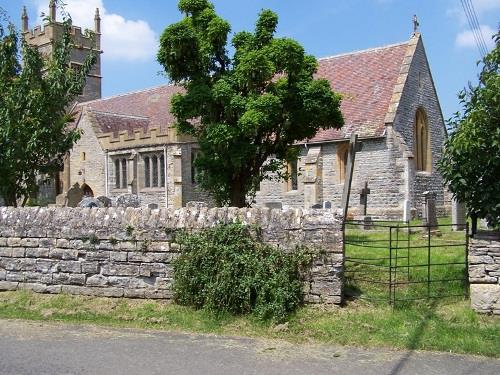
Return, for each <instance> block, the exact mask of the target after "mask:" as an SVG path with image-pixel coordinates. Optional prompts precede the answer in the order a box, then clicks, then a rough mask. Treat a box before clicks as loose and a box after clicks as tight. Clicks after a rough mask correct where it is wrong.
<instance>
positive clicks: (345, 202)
mask: <svg viewBox="0 0 500 375" xmlns="http://www.w3.org/2000/svg"><path fill="white" fill-rule="evenodd" d="M361 148H362V143H360V142H358V135H357V134H354V133H353V134H351V140H350V141H349V152H348V154H347V164H346V173H345V180H344V192H343V193H342V212H343V213H344V221H346V219H347V210H348V208H349V196H350V195H351V184H352V175H353V173H354V161H355V159H356V152H357V151H361Z"/></svg>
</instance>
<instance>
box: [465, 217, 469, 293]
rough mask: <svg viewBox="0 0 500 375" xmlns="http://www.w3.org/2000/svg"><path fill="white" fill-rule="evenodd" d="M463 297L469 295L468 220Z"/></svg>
mask: <svg viewBox="0 0 500 375" xmlns="http://www.w3.org/2000/svg"><path fill="white" fill-rule="evenodd" d="M465 297H466V298H469V297H470V285H469V222H468V221H467V222H466V223H465Z"/></svg>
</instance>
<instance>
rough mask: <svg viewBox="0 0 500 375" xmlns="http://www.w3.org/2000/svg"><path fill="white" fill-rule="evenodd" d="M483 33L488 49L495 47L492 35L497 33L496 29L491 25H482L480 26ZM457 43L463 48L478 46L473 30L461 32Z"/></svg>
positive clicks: (456, 40)
mask: <svg viewBox="0 0 500 375" xmlns="http://www.w3.org/2000/svg"><path fill="white" fill-rule="evenodd" d="M480 30H481V33H482V34H483V38H484V41H485V43H486V46H487V47H488V49H492V48H493V45H494V43H493V40H492V39H491V37H492V36H493V34H495V32H496V31H495V30H493V29H492V28H491V27H489V26H488V25H481V26H480ZM455 44H456V46H457V47H461V48H469V47H474V48H475V47H476V40H475V39H474V34H473V32H472V31H471V30H465V31H462V32H461V33H459V34H458V35H457V37H456V39H455Z"/></svg>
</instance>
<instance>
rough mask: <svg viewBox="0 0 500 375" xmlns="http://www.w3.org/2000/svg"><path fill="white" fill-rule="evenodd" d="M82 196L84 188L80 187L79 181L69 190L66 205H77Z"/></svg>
mask: <svg viewBox="0 0 500 375" xmlns="http://www.w3.org/2000/svg"><path fill="white" fill-rule="evenodd" d="M82 198H83V190H82V188H81V187H80V184H79V183H78V182H77V183H76V184H74V185H73V186H72V187H71V188H70V189H69V190H68V193H67V194H66V206H68V207H77V206H78V203H80V201H81V200H82Z"/></svg>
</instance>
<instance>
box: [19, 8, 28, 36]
mask: <svg viewBox="0 0 500 375" xmlns="http://www.w3.org/2000/svg"><path fill="white" fill-rule="evenodd" d="M21 21H22V25H23V33H25V32H27V31H28V30H29V25H28V12H27V11H26V6H24V7H23V14H22V16H21Z"/></svg>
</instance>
